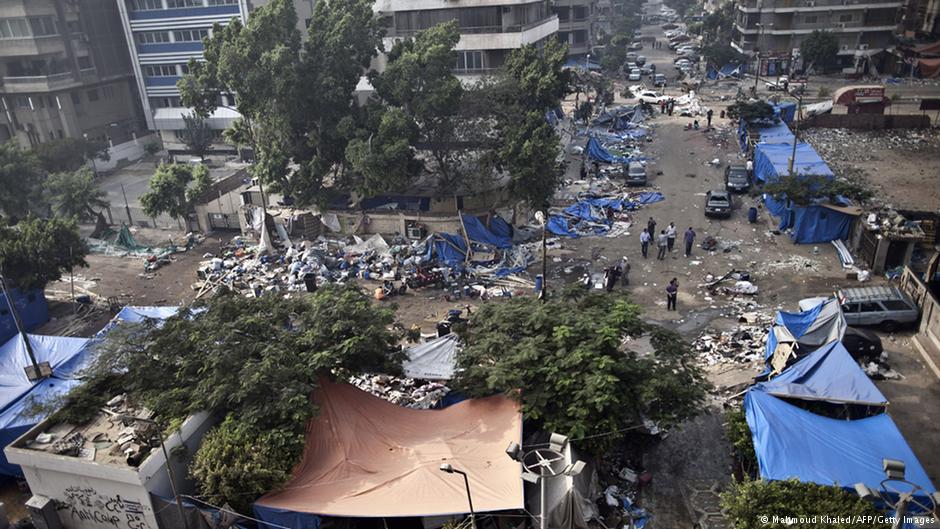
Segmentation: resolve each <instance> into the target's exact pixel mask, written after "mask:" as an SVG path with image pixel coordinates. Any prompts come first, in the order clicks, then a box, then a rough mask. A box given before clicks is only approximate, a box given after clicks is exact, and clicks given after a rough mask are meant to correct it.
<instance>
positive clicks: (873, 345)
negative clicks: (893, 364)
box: [842, 327, 884, 360]
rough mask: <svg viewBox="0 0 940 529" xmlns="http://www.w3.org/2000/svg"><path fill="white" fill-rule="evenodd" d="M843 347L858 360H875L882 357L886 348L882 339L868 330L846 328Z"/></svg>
mask: <svg viewBox="0 0 940 529" xmlns="http://www.w3.org/2000/svg"><path fill="white" fill-rule="evenodd" d="M842 345H843V347H845V349H846V350H847V351H848V352H849V354H850V355H852V358H854V359H856V360H873V359H875V358H878V357H879V356H881V353H882V352H883V351H884V346H882V345H881V338H879V337H878V335H877V334H875V333H873V332H871V331H869V330H867V329H857V328H855V327H846V328H845V335H844V336H843V337H842Z"/></svg>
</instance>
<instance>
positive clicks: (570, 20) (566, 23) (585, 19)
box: [552, 0, 609, 56]
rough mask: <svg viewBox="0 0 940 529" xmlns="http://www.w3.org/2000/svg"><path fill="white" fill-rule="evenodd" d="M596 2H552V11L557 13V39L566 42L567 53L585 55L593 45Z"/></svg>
mask: <svg viewBox="0 0 940 529" xmlns="http://www.w3.org/2000/svg"><path fill="white" fill-rule="evenodd" d="M597 4H598V2H597V0H557V1H556V2H555V3H554V4H553V6H552V11H553V12H554V13H555V14H556V15H558V39H559V40H561V41H562V42H567V43H568V54H569V55H576V56H583V55H586V54H587V53H589V52H590V50H591V46H593V45H594V40H595V38H596V28H595V27H594V26H595V24H596V20H597V15H598V14H599V12H598V5H597ZM608 6H609V3H608Z"/></svg>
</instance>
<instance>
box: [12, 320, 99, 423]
mask: <svg viewBox="0 0 940 529" xmlns="http://www.w3.org/2000/svg"><path fill="white" fill-rule="evenodd" d="M29 342H30V344H31V345H32V348H33V354H34V355H35V356H36V361H37V362H49V365H50V366H51V367H52V370H53V372H55V371H56V370H57V369H59V368H60V367H61V366H62V365H63V364H65V363H66V362H68V361H69V360H72V359H73V358H74V357H75V356H77V355H79V354H82V352H83V349H84V348H85V345H86V344H87V343H88V338H67V337H64V336H42V335H38V334H30V335H29ZM28 365H30V359H29V354H28V353H27V352H26V345H25V343H24V342H23V337H22V336H20V335H17V336H14V337H13V338H10V339H9V340H7V342H6V343H5V344H3V345H2V346H0V410H4V409H6V407H7V406H8V405H9V404H10V403H11V402H13V401H15V400H17V399H18V398H20V397H21V396H22V395H24V394H25V393H27V392H28V391H30V389H32V388H33V386H34V385H35V384H34V383H33V382H30V381H29V379H28V378H26V372H25V371H24V369H25V368H26V366H28Z"/></svg>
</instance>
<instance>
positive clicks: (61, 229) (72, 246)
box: [0, 217, 88, 290]
mask: <svg viewBox="0 0 940 529" xmlns="http://www.w3.org/2000/svg"><path fill="white" fill-rule="evenodd" d="M87 253H88V247H87V246H86V245H85V240H84V239H83V238H82V237H81V235H79V233H78V226H77V225H76V224H75V220H74V219H61V218H51V219H40V218H36V217H27V218H26V219H24V220H23V221H21V222H20V223H19V224H17V225H16V226H13V227H9V226H0V272H2V273H3V276H4V277H5V278H6V279H7V280H8V281H10V284H12V286H14V287H17V288H19V289H21V290H31V289H33V288H41V287H43V286H45V285H46V283H48V282H50V281H57V280H59V278H61V277H62V272H63V271H64V270H71V269H73V268H74V267H76V266H88V265H87V263H86V262H85V255H86V254H87Z"/></svg>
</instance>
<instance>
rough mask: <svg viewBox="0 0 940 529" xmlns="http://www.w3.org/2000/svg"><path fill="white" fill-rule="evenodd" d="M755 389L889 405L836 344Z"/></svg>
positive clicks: (779, 394)
mask: <svg viewBox="0 0 940 529" xmlns="http://www.w3.org/2000/svg"><path fill="white" fill-rule="evenodd" d="M754 387H755V388H756V389H758V390H760V391H763V392H764V393H767V394H770V395H774V396H777V397H785V398H797V399H802V400H817V401H825V402H835V403H840V404H860V405H864V406H886V405H887V404H888V399H886V398H885V396H884V395H883V394H882V393H881V391H879V390H878V388H877V387H875V384H874V383H873V382H872V381H871V379H869V378H868V376H867V375H866V374H865V372H864V371H862V370H861V369H859V367H858V363H856V362H855V360H854V359H853V358H852V355H850V354H849V352H848V351H847V350H846V349H845V347H844V346H843V345H842V343H841V342H838V341H835V342H832V343H829V344H827V345H825V346H823V347H821V348H819V349H817V350H815V351H813V352H812V353H810V354H809V355H807V356H805V357H803V358H802V359H800V360H799V361H798V362H796V363H795V364H793V365H792V366H790V367H789V368H787V369H786V370H785V371H784V372H783V373H781V374H780V375H778V376H776V377H774V378H773V379H771V380H769V381H766V382H759V383H757V384H756V385H755V386H754Z"/></svg>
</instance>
